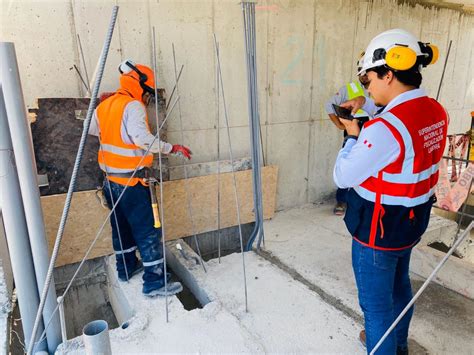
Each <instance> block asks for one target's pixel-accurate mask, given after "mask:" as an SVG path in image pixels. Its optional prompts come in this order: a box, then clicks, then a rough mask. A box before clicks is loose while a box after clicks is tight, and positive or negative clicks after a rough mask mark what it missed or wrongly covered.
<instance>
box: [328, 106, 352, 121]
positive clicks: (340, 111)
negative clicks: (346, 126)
mask: <svg viewBox="0 0 474 355" xmlns="http://www.w3.org/2000/svg"><path fill="white" fill-rule="evenodd" d="M332 107H333V109H334V111H335V112H336V116H338V117H341V118H344V119H346V120H353V119H354V118H355V117H354V116H352V114H351V110H349V109H347V108H345V107H341V106H338V105H334V104H332Z"/></svg>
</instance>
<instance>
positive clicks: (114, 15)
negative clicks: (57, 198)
mask: <svg viewBox="0 0 474 355" xmlns="http://www.w3.org/2000/svg"><path fill="white" fill-rule="evenodd" d="M118 9H119V7H118V6H114V7H113V10H112V16H111V19H110V23H109V28H108V31H107V35H106V39H105V43H104V47H103V48H102V53H101V55H100V60H99V70H98V74H97V80H96V82H95V84H94V90H93V92H92V95H91V101H90V103H89V109H88V111H87V117H86V119H85V121H84V128H83V130H82V136H81V141H80V143H79V149H78V152H77V155H76V160H75V163H74V168H73V171H72V176H71V181H70V183H69V188H68V192H67V195H66V201H65V203H64V209H63V214H62V216H61V221H60V223H59V228H58V233H57V235H56V241H55V242H54V248H53V253H52V255H51V261H50V263H49V268H48V273H47V276H46V281H45V285H44V288H43V292H42V294H41V301H40V305H39V307H38V313H37V314H36V320H35V325H34V327H33V333H32V335H31V340H30V344H29V346H28V355H31V353H32V351H33V346H34V343H35V341H34V340H35V338H36V332H37V331H38V326H39V323H40V319H41V314H42V312H43V308H44V305H45V301H46V297H47V294H48V289H49V284H50V282H51V279H52V276H53V270H54V264H55V262H56V259H57V257H58V253H59V247H60V245H61V240H62V236H63V233H64V228H65V226H66V221H67V217H68V214H69V207H70V205H71V200H72V195H73V193H74V189H75V187H76V179H77V174H78V172H79V167H80V165H81V161H82V155H83V153H84V148H85V145H86V140H87V135H88V131H89V126H90V121H91V117H92V113H93V112H94V109H95V103H96V101H97V95H98V93H99V87H100V83H101V81H102V75H103V73H104V68H105V62H106V60H107V54H108V52H109V48H110V43H111V41H112V35H113V32H114V27H115V21H116V20H117V13H118Z"/></svg>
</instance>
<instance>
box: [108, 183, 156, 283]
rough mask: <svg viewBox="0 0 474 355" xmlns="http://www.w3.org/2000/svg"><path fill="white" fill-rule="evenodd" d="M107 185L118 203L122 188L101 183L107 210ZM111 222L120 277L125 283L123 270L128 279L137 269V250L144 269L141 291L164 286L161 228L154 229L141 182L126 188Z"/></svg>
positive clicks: (113, 184)
mask: <svg viewBox="0 0 474 355" xmlns="http://www.w3.org/2000/svg"><path fill="white" fill-rule="evenodd" d="M109 186H110V190H111V192H112V198H113V201H114V202H116V201H118V198H119V196H120V194H121V193H122V191H123V190H124V189H125V186H124V185H120V184H117V183H114V182H111V181H107V180H106V181H105V182H104V195H105V198H106V199H107V203H108V205H109V207H110V208H112V199H111V196H110V190H109ZM110 223H111V226H112V244H113V247H114V250H115V255H116V260H117V272H118V274H119V277H120V278H121V279H125V280H126V273H125V267H127V272H128V275H129V276H130V275H131V274H132V273H133V271H134V270H135V268H136V266H137V257H136V253H135V251H136V249H137V248H138V251H139V252H140V256H141V259H142V262H143V266H144V270H145V272H144V274H143V288H144V290H148V291H149V290H150V289H159V288H161V287H163V286H164V274H163V246H162V244H161V228H159V229H156V228H154V226H153V224H154V220H153V211H152V209H151V198H150V191H149V189H148V187H145V186H143V185H142V184H140V183H138V184H136V185H135V186H129V187H128V188H127V189H126V190H125V193H124V194H123V196H122V198H121V199H120V201H119V203H118V205H117V207H116V208H115V212H114V213H112V215H111V216H110ZM124 260H125V263H126V266H125V265H124Z"/></svg>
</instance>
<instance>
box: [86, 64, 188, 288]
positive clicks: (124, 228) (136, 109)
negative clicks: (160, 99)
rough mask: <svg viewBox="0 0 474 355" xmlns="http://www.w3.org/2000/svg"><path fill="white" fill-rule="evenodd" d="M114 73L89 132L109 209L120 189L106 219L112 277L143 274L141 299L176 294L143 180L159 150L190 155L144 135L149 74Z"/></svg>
mask: <svg viewBox="0 0 474 355" xmlns="http://www.w3.org/2000/svg"><path fill="white" fill-rule="evenodd" d="M119 71H120V73H121V75H120V88H119V89H118V90H117V91H116V92H115V93H114V95H112V96H110V97H108V98H106V99H105V100H104V101H102V102H101V103H100V104H99V106H98V107H97V108H96V110H95V112H94V115H93V118H92V121H91V125H90V129H89V134H92V135H95V136H97V137H99V140H100V143H101V145H100V148H99V152H98V162H99V166H100V168H101V169H102V171H104V173H106V176H107V178H106V179H104V187H103V192H104V194H105V197H106V200H107V203H108V205H109V207H110V208H112V206H113V204H114V203H116V202H117V201H118V199H119V196H120V195H121V194H122V192H123V191H124V190H125V189H126V190H125V192H124V193H123V196H122V197H121V199H120V201H119V202H118V204H117V206H116V208H115V212H114V214H112V216H111V217H110V223H111V226H112V244H113V248H114V251H115V255H116V264H117V272H118V277H119V279H120V280H122V281H127V280H128V279H129V278H130V277H132V276H133V275H134V274H136V273H138V272H139V271H141V270H142V269H144V273H143V294H144V295H145V296H149V297H153V296H164V295H166V294H167V295H173V294H176V293H178V292H181V290H182V286H181V284H180V283H179V282H173V283H168V285H167V287H166V292H165V287H164V286H165V279H164V265H163V247H162V241H161V228H155V227H154V217H153V212H152V207H151V202H150V201H151V200H150V197H151V196H150V190H149V187H147V186H146V182H145V181H144V179H143V178H144V176H145V172H146V170H147V168H149V167H151V166H152V163H153V154H152V153H158V152H159V151H160V150H161V153H163V154H181V155H183V156H184V157H186V158H187V159H191V151H190V150H189V148H187V147H184V146H182V145H171V144H169V143H166V142H163V141H160V140H159V139H155V137H154V136H153V135H152V134H151V133H150V129H149V125H148V116H147V111H146V106H147V105H148V104H149V103H150V101H151V99H152V98H153V97H154V95H155V80H154V75H153V71H152V70H151V69H150V68H149V67H147V66H144V65H140V64H135V63H134V62H133V61H131V60H127V61H125V62H123V63H121V64H120V66H119ZM148 149H149V150H148ZM147 150H148V153H147ZM135 169H136V170H137V171H136V174H135V176H134V177H133V178H131V176H132V173H133V172H134V171H135ZM137 248H138V251H139V252H140V256H141V262H140V261H139V260H138V259H137V256H136V249H137Z"/></svg>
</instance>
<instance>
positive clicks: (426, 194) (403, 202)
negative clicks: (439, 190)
mask: <svg viewBox="0 0 474 355" xmlns="http://www.w3.org/2000/svg"><path fill="white" fill-rule="evenodd" d="M380 117H381V118H383V119H384V120H385V121H386V122H388V123H389V124H391V125H392V126H393V127H394V128H395V129H396V130H397V131H398V133H400V136H401V137H402V140H403V145H404V149H405V150H404V152H405V156H404V160H403V163H402V169H401V172H400V173H396V174H391V173H387V172H385V171H382V172H381V174H380V177H379V176H378V175H377V176H373V177H372V178H369V179H367V180H366V181H364V182H363V183H362V184H361V185H359V186H356V187H354V190H355V191H356V192H357V194H358V195H359V196H361V197H362V198H364V199H366V200H368V201H371V202H376V191H377V187H379V188H380V189H381V191H382V193H381V198H380V203H382V204H386V205H398V206H405V207H414V206H417V205H420V204H422V203H425V202H427V201H428V200H429V199H430V197H431V196H432V195H433V193H434V187H435V185H436V183H437V182H438V165H439V163H436V164H433V165H432V166H431V167H429V168H427V169H425V170H423V171H421V172H419V173H414V172H413V171H414V161H415V151H414V148H413V142H412V137H411V135H410V133H409V131H408V130H407V128H406V127H405V125H404V123H403V122H402V121H401V120H400V119H398V118H397V117H396V116H395V115H394V114H392V113H391V112H386V113H384V114H382V115H381V116H380Z"/></svg>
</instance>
